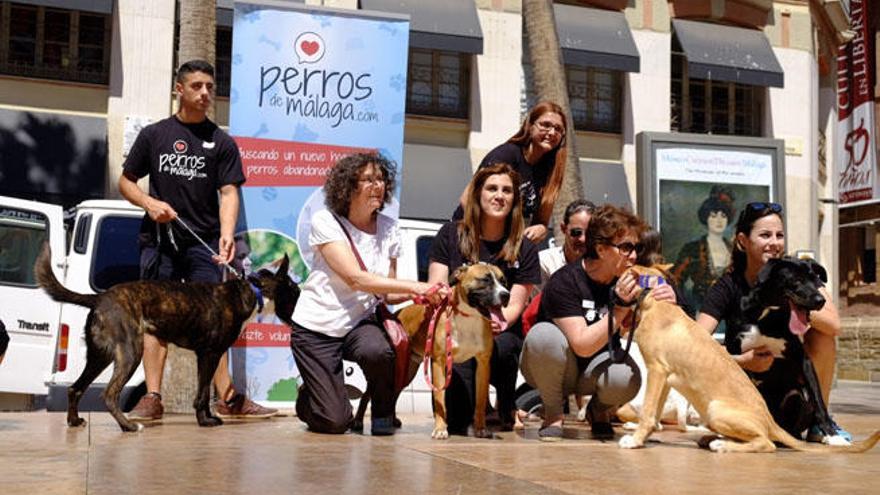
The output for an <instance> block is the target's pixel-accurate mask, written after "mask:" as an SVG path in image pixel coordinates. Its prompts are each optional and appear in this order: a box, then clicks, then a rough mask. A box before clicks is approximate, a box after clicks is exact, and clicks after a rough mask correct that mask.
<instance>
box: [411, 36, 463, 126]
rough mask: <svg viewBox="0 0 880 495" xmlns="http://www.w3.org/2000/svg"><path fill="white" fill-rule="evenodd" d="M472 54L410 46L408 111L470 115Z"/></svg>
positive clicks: (441, 114) (457, 116)
mask: <svg viewBox="0 0 880 495" xmlns="http://www.w3.org/2000/svg"><path fill="white" fill-rule="evenodd" d="M469 89H470V55H469V54H467V53H459V52H450V51H442V50H425V49H421V48H410V50H409V68H408V81H407V88H406V112H407V113H409V114H418V115H432V116H439V117H452V118H460V119H466V118H468V103H469Z"/></svg>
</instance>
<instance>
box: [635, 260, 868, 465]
mask: <svg viewBox="0 0 880 495" xmlns="http://www.w3.org/2000/svg"><path fill="white" fill-rule="evenodd" d="M632 270H633V271H634V272H635V273H636V274H638V275H648V276H662V272H661V271H659V270H657V269H654V268H645V267H640V266H636V267H633V268H632ZM638 309H639V311H640V316H639V317H638V321H637V323H636V328H635V330H634V331H635V341H636V342H637V343H638V344H639V348H640V349H641V352H642V355H643V357H644V358H645V365H646V367H647V374H648V377H647V378H648V379H647V381H648V384H647V388H646V391H645V401H644V406H643V409H642V413H641V416H640V418H639V426H638V429H637V430H636V431H635V433H633V434H632V435H626V436H624V437H623V438H621V439H620V442H619V445H620V447H622V448H630V449H631V448H638V447H642V446H644V444H645V440H646V439H647V438H648V437H649V436H650V435H651V433H652V432H653V431H654V427H655V425H656V424H657V420H658V419H659V418H658V412H660V411H662V409H661V407H660V405H661V404H663V403H664V402H665V400H666V396H667V394H668V392H669V388H670V386H671V387H674V388H675V389H676V390H678V391H679V392H681V394H682V395H684V396H685V398H687V400H688V401H689V402H690V403H691V404H692V405H693V406H694V407H695V408H696V409H697V411H698V412H699V414H700V418H702V421H703V424H705V425H706V426H707V427H708V428H709V429H711V430H712V431H714V432H716V433H719V434H721V435H723V436H724V437H726V438H714V439H712V440H711V441H709V442H708V445H707V446H708V447H709V449H711V450H713V451H715V452H773V451H775V450H776V445H775V444H774V443H773V442H779V443H781V444H783V445H785V446H786V447H789V448H793V449H797V450H804V451H810V452H864V451H866V450H868V449H870V448H871V447H873V446H874V445H875V444H876V443H877V441H878V440H880V431H877V432H875V433H874V434H873V435H871V436H870V437H869V438H868V439H866V440H863V441H862V442H857V443H854V444H853V445H851V446H827V445H820V444H816V445H813V444H807V443H806V442H802V441H800V440H798V439H796V438H794V437H792V436H791V435H790V434H788V433H787V432H786V431H785V430H783V429H782V427H780V426H779V425H777V424H776V422H774V421H773V417H772V416H771V415H770V411H769V410H768V409H767V405H766V404H765V402H764V399H763V398H762V397H761V394H760V393H758V390H757V389H756V388H755V386H754V385H753V384H752V382H751V381H750V380H749V378H748V376H747V375H746V373H745V372H744V371H743V370H742V368H740V366H739V365H738V364H737V363H736V362H735V361H734V360H733V358H732V357H731V356H730V354H728V353H727V351H726V350H725V349H724V348H723V347H722V346H721V345H720V344H718V343H717V342H716V341H715V340H714V339H713V338H712V336H711V335H709V332H707V331H705V330H704V329H703V328H702V327H700V326H699V325H697V323H696V322H694V321H693V320H691V319H690V318H688V316H687V315H686V314H685V313H684V311H683V310H682V309H681V308H679V307H678V306H676V305H675V304H672V303H669V302H658V301H656V300H654V298H652V297H650V295H648V296H647V297H642V298H640V303H639V306H638ZM701 443H702V442H701Z"/></svg>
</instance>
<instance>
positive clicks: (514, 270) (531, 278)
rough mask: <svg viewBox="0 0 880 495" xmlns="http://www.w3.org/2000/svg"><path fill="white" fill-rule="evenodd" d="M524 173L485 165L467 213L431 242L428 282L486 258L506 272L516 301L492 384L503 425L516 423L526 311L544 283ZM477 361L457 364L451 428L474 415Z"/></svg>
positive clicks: (449, 403)
mask: <svg viewBox="0 0 880 495" xmlns="http://www.w3.org/2000/svg"><path fill="white" fill-rule="evenodd" d="M519 185H520V184H519V175H518V174H517V173H516V172H515V171H514V170H513V169H511V168H510V166H509V165H507V164H504V163H496V164H493V165H490V166H487V167H484V168H481V169H480V170H478V171H477V173H476V174H475V175H474V177H473V179H472V180H471V183H470V184H469V185H468V187H467V189H465V195H466V197H467V201H465V204H464V218H463V219H462V220H461V221H458V222H450V223H447V224H446V225H444V226H443V227H442V228H441V229H440V232H439V233H438V234H437V236H436V237H435V238H434V244H433V245H432V246H431V253H430V259H431V264H430V265H429V267H428V283H430V284H435V283H439V282H446V281H447V280H449V274H450V273H453V272H454V271H455V269H456V268H458V267H460V266H461V265H463V264H470V263H477V262H481V261H482V262H486V263H492V264H494V265H497V266H498V267H499V268H501V271H503V272H504V277H505V278H506V281H507V285H508V287H507V288H508V289H509V290H510V301H509V302H508V304H507V306H506V307H504V308H503V309H502V313H503V315H504V319H505V320H507V323H508V324H507V328H506V329H504V330H503V331H501V330H502V329H500V328H497V329H494V330H495V331H496V335H495V347H494V348H493V350H492V360H491V362H490V367H491V376H490V379H489V381H490V383H491V384H492V385H493V386H494V387H495V390H496V392H497V394H498V395H497V397H498V413H499V416H500V420H501V424H502V429H510V428H512V426H513V414H514V409H515V405H514V399H515V393H516V390H515V389H516V376H517V369H518V365H519V364H518V362H519V353H520V350H522V331H521V325H520V324H519V319H520V315H521V314H522V312H523V309H525V307H526V303H527V302H528V295H529V293H530V292H531V290H532V286H533V285H535V284H538V283H540V281H541V270H540V266H539V264H538V251H537V248H536V247H535V245H534V244H532V242H531V241H529V240H528V239H527V238H526V237H525V236H524V235H523V230H524V227H523V219H522V213H521V211H520V210H521V208H522V206H521V200H520V188H519ZM475 370H476V361H475V360H473V359H472V360H470V361H468V362H466V363H461V364H456V365H455V366H454V367H453V374H452V382H451V383H450V385H449V388H448V389H447V391H446V413H447V423H448V428H449V433H452V434H467V427H468V425H470V423H471V422H472V421H473V415H474V397H475V395H474V393H475V388H474V372H475Z"/></svg>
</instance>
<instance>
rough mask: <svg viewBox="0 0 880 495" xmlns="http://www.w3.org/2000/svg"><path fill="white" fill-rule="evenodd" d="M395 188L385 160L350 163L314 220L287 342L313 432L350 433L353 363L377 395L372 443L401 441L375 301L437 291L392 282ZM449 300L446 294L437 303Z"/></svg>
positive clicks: (389, 358)
mask: <svg viewBox="0 0 880 495" xmlns="http://www.w3.org/2000/svg"><path fill="white" fill-rule="evenodd" d="M395 179H396V170H395V167H394V164H393V163H391V162H390V161H388V160H387V159H385V158H384V157H382V156H381V155H371V154H355V155H351V156H348V157H346V158H343V159H341V160H339V161H338V162H337V163H336V165H334V166H333V168H332V169H331V170H330V173H329V174H328V175H327V182H326V183H325V185H324V196H325V200H324V203H325V205H326V206H327V209H326V210H321V211H318V212H316V213H315V214H314V215H313V216H312V225H311V233H310V234H309V245H310V246H311V247H312V249H313V250H314V252H315V256H314V261H313V264H312V267H311V272H310V273H309V276H308V278H307V279H306V281H305V283H304V284H303V286H302V288H301V289H302V292H301V294H300V298H299V301H298V302H297V305H296V309H295V310H294V312H293V331H292V333H291V341H290V342H291V348H292V350H293V357H294V359H296V365H297V368H299V371H300V375H301V376H302V379H303V387H302V388H301V389H300V393H299V396H298V397H297V401H296V412H297V416H298V417H299V419H300V420H301V421H303V422H305V423H306V424H307V425H308V427H309V429H310V430H312V431H316V432H321V433H345V432H346V431H347V430H348V429H349V427H350V425H351V421H352V410H351V404H350V403H349V401H348V397H347V395H346V391H345V383H344V380H343V371H342V360H343V359H347V360H350V361H354V362H356V363H358V365H359V366H360V367H361V369H363V372H364V375H365V377H366V379H367V383H368V384H369V387H370V390H371V392H372V401H371V404H372V414H371V416H372V433H373V435H390V434H392V433H394V426H393V419H394V401H395V397H394V350H393V348H392V347H391V344H390V342H389V341H388V339H387V338H386V336H385V331H384V329H382V328H381V326H380V324H379V323H378V321H377V320H376V318H375V310H376V305H377V303H378V302H379V299H378V297H377V295H381V297H382V298H383V299H384V300H385V301H387V302H390V303H396V302H401V301H403V300H406V299H409V298H412V297H413V296H417V295H426V293H427V292H428V289H429V288H430V287H431V286H430V285H428V284H426V283H421V282H413V281H407V280H397V279H396V278H395V275H396V268H397V258H398V257H399V256H400V232H399V231H398V228H397V222H396V221H395V220H394V219H393V218H390V217H386V216H384V215H382V214H380V211H381V210H382V208H383V207H384V206H385V205H386V204H388V203H389V202H390V201H391V197H392V194H393V192H394V187H395V183H396V181H395ZM349 236H350V239H351V240H350V241H349ZM352 243H353V244H354V245H355V247H356V249H355V250H353V249H352ZM359 258H360V260H359ZM361 260H362V261H361ZM362 267H365V268H366V269H364V268H362ZM444 295H445V294H443V291H442V290H441V291H440V292H438V293H436V294H434V295H432V296H431V298H435V299H437V300H439V298H440V297H442V296H444Z"/></svg>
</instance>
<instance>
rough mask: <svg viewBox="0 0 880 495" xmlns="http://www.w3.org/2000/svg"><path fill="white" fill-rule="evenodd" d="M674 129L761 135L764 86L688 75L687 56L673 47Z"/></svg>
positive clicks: (672, 99)
mask: <svg viewBox="0 0 880 495" xmlns="http://www.w3.org/2000/svg"><path fill="white" fill-rule="evenodd" d="M671 84H672V88H671V90H672V91H671V101H670V103H671V106H672V121H671V129H672V131H673V132H694V133H702V134H729V135H736V136H761V135H762V129H761V120H762V115H763V108H764V105H763V103H764V94H765V92H766V90H765V88H764V87H762V86H750V85H747V84H737V83H731V82H725V81H711V80H707V79H694V78H690V77H688V67H687V58H686V57H685V55H684V53H683V52H682V50H681V46H680V45H678V42H677V41H676V40H673V47H672V77H671Z"/></svg>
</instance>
